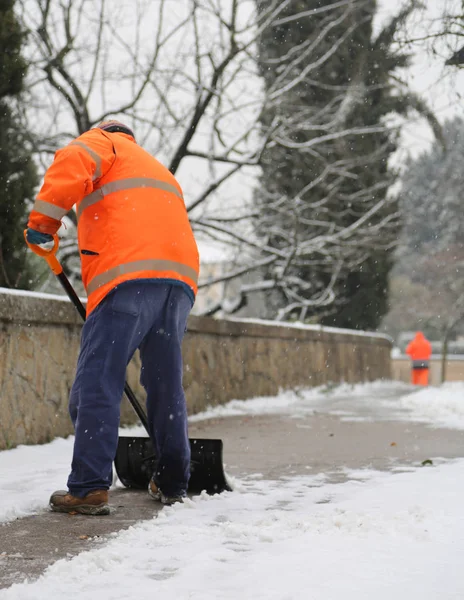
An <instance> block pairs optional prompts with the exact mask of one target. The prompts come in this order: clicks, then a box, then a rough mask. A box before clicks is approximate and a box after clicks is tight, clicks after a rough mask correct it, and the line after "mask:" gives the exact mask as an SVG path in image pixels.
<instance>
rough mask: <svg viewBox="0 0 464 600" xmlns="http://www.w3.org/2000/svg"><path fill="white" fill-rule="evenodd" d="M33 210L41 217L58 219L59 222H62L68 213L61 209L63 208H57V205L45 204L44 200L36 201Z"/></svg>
mask: <svg viewBox="0 0 464 600" xmlns="http://www.w3.org/2000/svg"><path fill="white" fill-rule="evenodd" d="M32 210H35V211H36V212H38V213H40V214H41V215H45V216H46V217H50V218H52V219H56V220H57V221H61V219H62V218H63V217H64V216H65V214H66V213H67V212H68V210H67V209H66V208H61V206H57V205H56V204H50V202H44V201H43V200H36V201H35V202H34V206H33V207H32Z"/></svg>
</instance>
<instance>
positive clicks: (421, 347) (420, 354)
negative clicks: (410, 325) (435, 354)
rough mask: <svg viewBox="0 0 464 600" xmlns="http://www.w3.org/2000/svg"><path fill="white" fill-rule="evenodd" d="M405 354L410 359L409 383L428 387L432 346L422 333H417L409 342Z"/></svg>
mask: <svg viewBox="0 0 464 600" xmlns="http://www.w3.org/2000/svg"><path fill="white" fill-rule="evenodd" d="M406 354H408V355H409V356H410V357H411V359H412V368H411V383H413V384H414V385H428V383H429V368H430V363H429V361H430V356H431V355H432V345H431V344H430V342H429V341H428V339H427V338H426V337H425V336H424V334H423V333H422V331H418V332H417V333H416V335H415V337H414V339H413V340H412V341H411V342H409V344H408V346H407V348H406Z"/></svg>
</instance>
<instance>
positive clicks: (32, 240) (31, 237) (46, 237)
mask: <svg viewBox="0 0 464 600" xmlns="http://www.w3.org/2000/svg"><path fill="white" fill-rule="evenodd" d="M26 239H27V241H28V242H29V244H36V245H39V244H46V243H47V242H52V241H53V236H52V235H50V234H49V233H42V232H41V231H37V230H36V229H31V228H29V229H28V230H27V231H26Z"/></svg>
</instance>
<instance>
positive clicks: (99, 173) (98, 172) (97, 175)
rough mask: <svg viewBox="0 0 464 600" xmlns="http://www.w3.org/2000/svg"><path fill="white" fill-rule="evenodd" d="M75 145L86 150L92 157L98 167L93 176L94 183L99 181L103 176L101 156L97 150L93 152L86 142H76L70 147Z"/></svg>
mask: <svg viewBox="0 0 464 600" xmlns="http://www.w3.org/2000/svg"><path fill="white" fill-rule="evenodd" d="M73 144H74V145H75V146H80V147H81V148H84V150H85V151H86V152H87V153H88V154H89V155H90V157H91V158H93V160H94V162H95V165H96V167H95V173H94V174H93V177H92V181H95V180H96V179H99V178H100V177H101V176H102V161H101V158H100V156H99V155H98V154H97V153H96V152H95V150H92V148H89V147H88V146H87V144H84V142H81V141H80V140H74V141H73V142H71V143H70V144H69V145H70V146H71V145H73Z"/></svg>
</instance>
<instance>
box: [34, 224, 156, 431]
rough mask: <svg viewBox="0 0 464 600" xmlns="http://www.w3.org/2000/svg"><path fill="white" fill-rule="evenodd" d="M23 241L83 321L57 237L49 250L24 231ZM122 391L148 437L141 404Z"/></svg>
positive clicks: (84, 316)
mask: <svg viewBox="0 0 464 600" xmlns="http://www.w3.org/2000/svg"><path fill="white" fill-rule="evenodd" d="M24 239H25V240H26V244H27V245H28V246H29V248H30V249H31V250H32V252H34V253H35V254H37V256H40V257H41V258H44V259H45V260H46V261H47V263H48V266H49V267H50V269H51V270H52V271H53V273H54V274H55V275H56V276H57V278H58V280H59V282H60V283H61V285H62V287H63V289H64V291H65V292H66V293H67V295H68V297H69V299H70V300H71V302H72V303H73V304H74V306H75V307H76V308H77V311H78V313H79V314H80V316H81V317H82V320H83V321H85V319H86V314H85V313H86V311H85V308H84V305H83V304H82V302H81V301H80V300H79V296H78V295H77V294H76V292H75V290H74V288H73V287H72V285H71V284H70V282H69V280H68V278H67V277H66V274H65V273H64V271H63V267H62V266H61V263H60V261H59V260H58V259H57V258H56V252H57V250H58V246H59V243H60V240H59V238H58V236H57V235H56V233H55V235H54V236H53V248H50V249H47V248H42V247H41V246H38V245H37V244H31V243H30V242H28V241H27V237H26V230H24ZM124 391H125V393H126V396H127V398H128V399H129V402H130V403H131V404H132V408H133V409H134V410H135V412H136V413H137V416H138V417H139V419H140V420H141V421H142V425H143V426H144V427H145V429H146V431H147V433H148V435H150V431H149V427H148V419H147V415H146V414H145V411H144V410H143V408H142V406H141V404H140V403H139V401H138V400H137V398H136V396H135V394H134V392H133V391H132V389H131V388H130V387H129V384H128V383H127V381H126V382H125V383H124Z"/></svg>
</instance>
